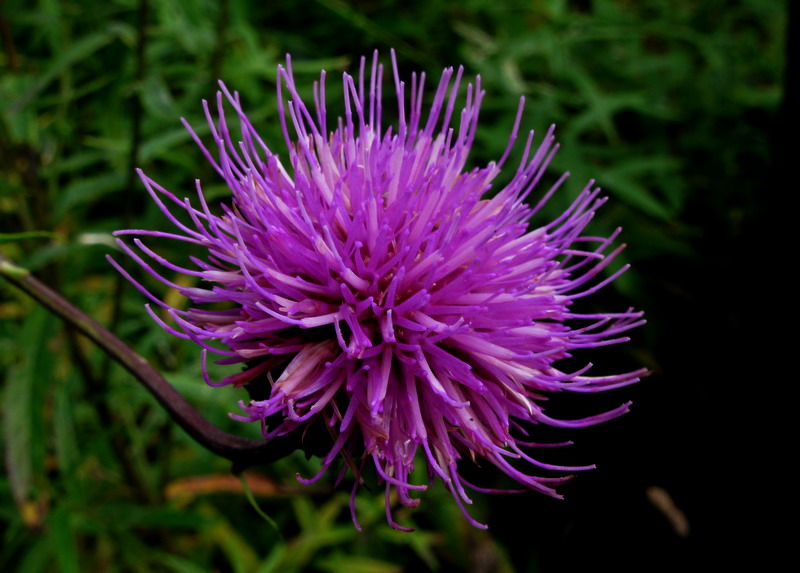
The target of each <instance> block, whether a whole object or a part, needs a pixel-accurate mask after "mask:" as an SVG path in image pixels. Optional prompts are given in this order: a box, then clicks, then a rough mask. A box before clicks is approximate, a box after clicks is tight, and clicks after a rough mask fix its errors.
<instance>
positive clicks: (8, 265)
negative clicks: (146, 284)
mask: <svg viewBox="0 0 800 573" xmlns="http://www.w3.org/2000/svg"><path fill="white" fill-rule="evenodd" d="M0 276H2V277H4V278H5V279H6V280H8V281H9V282H10V283H12V284H14V285H15V286H17V287H18V288H19V289H20V290H22V291H23V292H25V293H26V294H27V295H29V296H30V297H31V298H33V299H34V300H36V301H37V302H38V303H40V304H41V305H42V306H44V307H45V308H47V309H48V310H49V311H50V312H52V313H53V314H55V315H56V316H58V317H59V318H61V319H62V320H63V321H65V322H67V323H68V324H70V325H72V326H73V327H75V328H76V329H77V330H78V331H80V332H81V333H82V334H84V335H85V336H86V337H87V338H89V339H90V340H91V341H92V342H94V343H95V344H97V346H99V347H100V348H101V349H102V350H103V351H104V352H105V353H106V354H108V356H110V357H111V358H112V359H113V360H115V361H116V362H118V363H119V364H121V365H122V366H123V367H124V368H125V369H126V370H127V371H128V372H130V373H131V374H132V375H133V376H134V377H135V378H136V379H137V380H138V381H139V382H141V383H142V385H143V386H144V387H145V388H147V390H148V391H149V392H150V393H151V394H152V395H153V396H155V398H156V400H158V402H159V403H160V404H161V405H162V406H163V407H164V408H165V409H166V410H167V412H169V414H170V416H172V418H173V419H174V420H175V421H176V422H177V423H178V425H179V426H180V427H181V428H183V429H184V431H185V432H186V433H187V434H189V436H191V437H192V438H193V439H194V440H195V441H196V442H197V443H199V444H200V445H202V446H204V447H205V448H207V449H208V450H210V451H211V452H213V453H215V454H217V455H219V456H222V457H224V458H227V459H228V460H230V461H232V462H233V469H234V472H237V473H238V472H240V471H242V470H244V469H245V468H247V467H249V466H252V465H256V464H259V463H264V462H269V461H274V460H276V459H279V458H281V457H283V456H285V455H287V454H288V453H290V452H291V451H293V450H294V449H295V448H296V444H295V443H294V441H292V440H287V439H283V438H281V439H280V440H253V439H250V438H242V437H240V436H234V435H233V434H229V433H227V432H224V431H222V430H220V429H219V428H217V427H216V426H214V425H213V424H211V423H210V422H209V421H208V420H206V419H205V418H203V417H202V416H201V415H200V414H199V413H198V412H197V410H195V409H194V408H193V407H192V406H191V405H190V404H189V403H188V402H187V401H186V400H185V399H184V398H183V396H181V395H180V394H179V393H178V392H177V391H176V390H175V389H174V388H173V387H172V386H170V384H169V382H167V381H166V379H164V377H163V376H162V375H161V374H160V373H159V372H158V370H156V369H155V368H153V366H152V365H151V364H150V363H149V362H147V360H145V359H144V358H143V357H141V356H140V355H139V354H137V353H136V352H135V351H134V350H133V349H131V348H130V347H129V346H128V345H126V344H125V343H124V342H122V341H121V340H120V339H119V338H117V337H116V336H115V335H114V334H112V333H111V332H110V331H109V330H108V329H106V328H105V327H104V326H103V325H101V324H100V323H98V322H97V321H96V320H94V319H93V318H91V317H90V316H88V315H86V314H85V313H84V312H82V311H81V310H80V309H78V308H76V307H75V306H73V305H72V304H70V303H69V302H68V301H67V300H66V299H64V298H63V297H62V296H61V295H60V294H58V293H57V292H55V291H54V290H52V289H51V288H49V287H48V286H46V285H45V284H43V283H42V282H40V281H39V280H37V279H36V278H35V277H34V276H33V275H31V274H30V272H29V271H28V270H27V269H24V268H22V267H19V266H17V265H16V264H15V263H14V262H13V261H12V260H11V259H9V258H8V257H6V256H4V255H2V254H0Z"/></svg>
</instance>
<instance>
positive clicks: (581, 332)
mask: <svg viewBox="0 0 800 573" xmlns="http://www.w3.org/2000/svg"><path fill="white" fill-rule="evenodd" d="M392 65H393V70H392V72H393V73H392V76H393V85H394V91H395V96H396V105H397V116H398V120H397V125H396V126H385V125H384V123H383V121H382V112H383V94H382V89H383V85H384V68H383V67H382V65H381V64H379V62H378V58H377V54H375V56H374V58H373V60H372V62H371V66H370V70H369V71H367V70H366V69H365V68H366V67H367V63H366V61H365V60H362V62H361V69H360V73H359V74H358V76H357V77H353V76H351V75H348V74H344V76H343V83H344V115H343V116H342V117H340V118H338V119H336V120H334V121H332V120H331V118H330V117H329V116H328V112H327V109H326V103H325V73H324V72H323V73H322V74H321V77H320V81H319V82H318V83H316V84H315V86H314V105H313V106H310V105H307V104H306V103H304V102H303V100H302V98H301V97H300V95H299V94H298V90H297V88H296V86H295V82H294V78H293V75H292V68H291V61H290V60H289V58H287V63H286V67H279V69H278V76H279V87H278V101H279V117H280V121H281V122H282V127H283V134H284V137H285V140H286V146H287V148H288V153H287V154H285V155H284V156H280V155H279V154H277V153H275V152H273V151H272V149H270V147H268V146H267V144H266V143H265V142H264V141H262V139H261V138H260V137H259V135H258V134H257V133H256V130H255V128H254V127H253V125H252V124H251V122H250V120H249V119H248V118H247V116H246V115H245V112H244V111H243V109H242V106H241V103H240V99H239V96H238V94H236V93H231V92H230V91H228V89H227V88H226V87H225V86H224V85H223V84H220V87H221V92H220V93H218V94H217V101H216V109H215V110H213V109H212V108H211V106H209V105H208V103H206V102H204V106H205V113H206V117H207V119H208V124H209V126H210V127H211V140H212V142H213V144H212V145H211V146H209V147H206V145H205V144H204V143H203V142H202V141H201V139H200V138H199V137H198V136H197V135H196V134H195V133H194V131H192V130H191V128H189V130H190V131H191V133H192V135H193V137H194V139H195V140H196V142H197V144H198V145H199V146H200V148H201V149H202V150H203V153H204V154H205V156H206V158H207V159H208V161H209V162H210V163H211V165H212V166H213V167H214V169H215V170H216V171H217V173H218V174H219V175H220V176H221V177H222V178H223V179H224V181H225V183H226V184H227V185H228V187H229V188H230V191H231V194H232V197H231V200H230V202H228V203H225V204H222V205H220V206H219V207H215V208H212V207H210V206H209V205H208V203H207V201H206V199H205V197H204V195H203V191H202V189H201V187H200V182H199V181H198V182H197V193H196V195H197V198H196V200H194V201H191V200H189V199H180V198H179V197H177V196H176V195H174V194H172V193H171V192H169V191H168V190H166V189H164V188H163V187H161V186H160V185H159V184H158V183H156V182H155V181H154V180H152V179H150V178H149V177H148V176H146V175H144V174H140V175H141V178H142V181H143V182H144V185H145V187H146V188H147V190H148V191H149V193H150V195H151V196H152V198H153V200H154V201H155V202H156V203H157V204H158V206H159V207H160V208H161V210H162V211H163V212H164V214H165V215H166V217H167V218H168V219H169V220H170V221H171V222H172V223H173V224H174V225H175V226H176V227H177V229H178V231H177V232H176V233H167V232H161V231H145V230H125V231H119V232H118V235H132V236H134V237H135V238H134V239H133V243H134V245H135V247H136V249H134V248H133V247H132V246H129V245H128V244H126V243H125V242H123V241H121V240H120V241H119V242H120V246H121V248H122V249H123V250H124V251H125V252H126V253H127V254H129V255H130V256H131V257H133V258H134V259H135V260H136V261H137V262H138V263H139V264H140V265H141V266H142V267H144V269H146V270H147V272H149V273H150V274H152V275H153V276H155V277H156V278H157V279H159V280H160V281H161V282H163V283H164V284H166V285H168V286H170V287H172V288H175V289H177V290H178V291H180V293H181V294H183V295H184V296H185V297H186V298H188V299H189V301H191V304H190V305H189V306H190V308H188V309H186V310H183V309H179V308H173V307H171V306H169V305H167V304H166V303H164V302H162V301H161V300H159V299H158V298H156V297H155V296H153V295H151V294H150V293H149V292H148V291H147V290H146V289H144V287H142V286H141V285H139V284H138V283H135V281H134V283H135V284H137V286H138V287H139V288H140V289H141V290H142V291H143V292H145V294H146V295H147V296H148V297H149V298H150V299H151V300H152V301H153V302H154V303H155V304H157V305H159V306H161V307H162V308H163V309H165V312H166V313H168V315H169V316H170V317H171V318H172V320H173V321H174V323H173V324H174V325H175V326H172V325H170V324H167V322H165V321H163V320H162V319H161V318H160V317H159V316H158V314H157V313H156V312H154V311H152V310H150V308H149V306H148V311H149V312H150V314H151V315H152V316H153V318H154V319H155V320H156V321H158V322H159V324H161V326H162V327H163V328H164V329H166V330H167V331H168V332H170V333H172V334H174V335H175V336H179V337H182V338H188V339H191V340H193V341H195V342H196V343H197V344H198V345H200V346H201V347H202V349H203V350H202V355H203V364H204V365H205V359H206V354H207V352H212V353H215V354H218V355H221V356H222V357H223V358H222V359H221V360H219V362H220V363H223V364H236V363H240V364H244V365H246V367H245V368H244V369H243V370H241V371H239V372H237V373H235V374H233V375H231V376H229V377H227V378H225V379H223V380H221V381H212V380H210V379H209V377H208V374H207V372H206V368H205V367H204V369H203V371H204V375H205V377H206V381H207V382H208V383H209V384H212V385H215V386H217V385H234V386H242V385H245V384H248V383H256V382H263V381H265V380H268V384H269V385H270V392H269V396H268V397H266V399H263V400H250V401H249V402H241V403H240V408H241V412H240V413H239V414H236V415H232V417H234V418H236V419H238V420H244V421H253V422H260V423H261V425H262V430H263V433H264V435H265V436H269V437H271V436H281V435H285V434H287V433H290V432H295V431H302V430H303V428H304V427H305V426H307V425H308V424H310V423H312V422H313V421H314V420H316V419H318V418H320V417H322V418H323V419H324V420H325V423H326V424H327V425H328V426H329V427H330V428H331V429H332V435H333V436H334V439H333V443H332V445H331V446H330V449H329V451H328V453H327V455H325V456H324V458H323V459H322V470H321V471H320V473H319V474H318V475H317V476H313V477H311V478H309V479H303V478H298V479H300V481H302V482H304V483H309V482H313V481H314V480H316V479H318V478H319V476H320V475H322V474H323V473H325V471H326V470H327V469H328V468H329V466H331V464H333V463H334V461H335V460H337V458H339V457H341V456H342V455H346V456H348V457H349V456H350V455H353V456H358V457H360V459H361V460H362V463H361V464H360V465H359V466H356V467H355V471H356V473H358V474H359V475H358V476H357V479H356V480H355V481H356V485H355V486H354V488H353V496H354V495H355V491H356V488H357V487H358V483H359V478H360V477H361V476H360V474H361V472H362V471H364V470H365V468H366V467H369V466H373V467H374V468H375V470H376V472H377V476H378V479H379V480H380V481H381V482H382V483H383V484H384V485H385V488H386V512H387V519H388V521H389V523H390V524H391V525H392V526H394V527H396V528H399V529H404V528H403V527H402V526H400V525H398V524H397V523H395V521H394V519H393V517H392V512H391V500H390V494H391V493H392V492H393V491H394V492H396V495H397V500H398V501H399V503H400V504H402V505H405V506H409V507H414V506H416V505H418V504H419V497H418V496H419V495H420V494H419V493H418V492H419V491H420V490H424V489H426V487H427V485H428V483H417V482H416V481H414V480H412V477H411V472H412V470H413V468H414V465H415V463H419V462H420V461H421V460H424V463H425V465H426V467H427V471H428V476H429V480H428V481H429V482H432V481H433V480H437V479H438V480H441V481H442V482H443V483H444V484H445V485H446V487H447V488H448V489H449V491H450V492H451V493H452V495H453V497H454V499H455V501H456V502H457V503H458V504H459V505H460V506H461V508H462V510H464V503H470V499H469V497H468V496H467V493H466V490H465V487H468V488H472V489H476V490H479V491H485V490H483V488H480V487H478V486H473V485H471V484H468V483H467V482H466V481H465V480H464V479H463V477H462V476H461V475H460V473H459V467H460V465H461V464H463V463H465V460H464V458H471V459H472V460H477V461H482V463H483V464H484V465H485V464H486V463H490V464H493V465H494V466H496V467H497V468H499V469H500V470H502V471H503V472H505V473H506V474H507V475H508V476H510V477H512V478H513V479H514V480H516V481H517V482H519V483H520V484H522V485H523V486H525V487H526V488H529V489H532V490H536V491H539V492H542V493H545V494H547V495H551V496H556V497H558V494H557V493H556V491H555V490H554V487H555V486H556V485H558V484H559V483H561V482H563V481H564V480H565V479H567V478H566V477H540V476H537V475H536V473H537V471H538V470H537V471H529V469H528V468H531V467H533V468H534V470H535V469H536V468H543V469H544V470H556V471H560V472H562V473H563V472H570V471H573V470H579V469H586V468H584V467H561V466H553V465H550V464H547V463H545V462H542V461H540V460H538V459H537V458H535V457H533V455H532V454H531V450H530V447H531V446H535V445H536V444H532V443H530V438H529V437H527V434H526V430H527V429H530V428H531V423H533V424H538V423H542V424H548V425H552V426H560V427H567V428H574V427H582V426H588V425H592V424H595V423H598V422H602V421H605V420H609V419H611V418H614V417H615V416H618V415H620V414H622V413H624V412H625V411H626V410H627V408H628V404H623V405H621V406H620V407H618V408H616V409H614V410H611V411H609V412H606V413H603V414H599V415H596V416H593V417H590V418H584V419H579V420H559V419H554V418H552V417H550V416H548V415H547V414H546V413H545V410H544V408H543V406H542V401H543V400H544V397H545V395H546V394H547V393H549V392H561V391H564V390H570V391H573V392H595V391H599V390H607V389H611V388H618V387H620V386H625V385H627V384H631V383H633V382H635V381H636V380H637V379H638V378H639V377H640V376H641V375H642V374H644V373H645V372H644V371H643V370H637V371H634V372H628V373H624V374H619V375H613V376H592V375H590V373H589V370H590V366H586V367H585V368H582V369H580V370H578V371H575V372H565V371H562V370H560V369H559V367H558V361H559V360H560V359H562V358H565V357H569V356H571V355H572V353H573V351H574V350H576V349H580V348H591V347H598V346H604V345H608V344H613V343H617V342H622V341H625V340H626V338H625V336H624V333H625V332H626V331H628V330H629V329H631V328H634V327H636V326H638V325H640V324H641V323H642V322H643V321H642V320H641V314H640V313H638V312H633V311H630V310H628V311H625V312H619V313H602V314H578V313H575V312H573V311H572V310H571V307H572V304H573V302H574V301H575V300H577V299H579V298H581V297H585V296H587V295H590V294H592V293H593V292H595V291H597V290H598V289H600V288H602V287H603V286H605V285H606V284H608V283H609V282H611V281H612V280H613V279H614V278H615V277H616V276H618V275H619V274H620V273H621V272H623V271H624V270H625V267H623V268H621V269H619V270H617V271H616V272H614V273H612V274H610V275H608V274H605V275H604V273H602V272H601V271H603V270H604V269H605V268H606V267H607V266H608V265H609V263H610V262H611V261H612V260H613V259H614V256H615V255H616V254H617V253H618V252H619V251H620V248H616V249H615V248H613V247H612V243H613V241H614V239H615V236H616V233H614V235H613V236H611V237H608V238H598V237H591V236H585V235H584V229H585V228H586V225H587V224H588V222H589V220H590V219H591V218H592V216H593V214H594V212H595V210H596V209H597V208H598V207H599V206H600V205H601V204H602V203H603V202H604V199H603V198H601V197H600V196H599V189H598V188H596V187H594V185H593V183H591V182H590V183H589V184H588V185H587V186H586V188H585V189H584V190H583V192H582V193H580V194H579V195H578V197H577V198H576V199H575V201H574V202H573V203H572V205H571V206H570V207H569V208H568V209H567V210H566V211H565V212H564V213H563V214H562V215H561V216H559V217H558V218H557V219H556V220H554V221H550V222H545V223H541V222H539V221H537V220H536V219H535V218H534V215H536V214H537V212H538V211H539V209H540V207H541V206H542V205H543V204H544V202H545V201H546V200H547V199H548V198H549V197H550V195H551V194H552V193H553V192H554V191H555V190H556V189H557V188H558V186H559V184H560V183H561V181H562V180H563V177H562V179H561V180H559V181H558V183H556V185H554V186H553V187H552V188H551V189H550V190H549V191H547V192H546V193H544V194H543V196H540V197H533V196H532V195H531V194H532V192H533V191H534V190H535V188H536V186H537V183H538V182H539V180H540V179H541V177H542V174H543V173H544V171H545V169H546V167H547V165H548V163H549V162H550V160H551V158H552V157H553V154H554V153H555V151H556V149H557V146H556V145H555V143H554V136H553V129H552V128H551V129H550V131H548V132H547V134H546V135H545V136H544V137H543V138H541V140H540V141H539V142H538V143H536V144H534V141H535V139H534V134H533V132H531V133H530V134H529V135H528V137H527V140H526V142H525V147H524V153H523V158H522V161H521V162H520V164H519V165H518V166H517V167H516V171H514V173H513V176H511V177H510V182H509V183H508V184H507V185H505V186H504V187H503V188H502V189H494V188H493V186H492V185H493V181H494V180H495V178H496V177H497V175H498V174H499V173H500V170H501V168H502V167H503V165H504V163H505V161H506V158H507V157H508V155H509V153H510V151H511V148H512V145H513V144H514V141H515V139H516V136H517V132H518V127H519V123H520V118H521V112H522V102H521V103H520V111H519V113H518V115H517V120H516V122H515V125H514V126H513V130H512V134H511V137H510V142H509V144H508V148H507V150H506V152H505V153H504V154H503V156H502V157H501V158H500V160H499V161H498V162H496V163H494V162H493V163H489V164H488V165H486V166H484V167H474V168H467V161H468V156H469V152H470V148H471V146H472V144H473V140H474V137H475V132H476V129H477V127H478V112H479V109H480V105H481V101H482V99H483V96H484V93H483V92H482V91H481V85H480V78H476V79H475V81H474V83H471V84H469V85H467V86H466V90H465V95H464V96H463V99H464V103H463V104H462V105H463V107H462V108H461V110H460V112H458V113H456V110H457V105H456V104H457V102H458V101H459V99H460V98H459V91H460V88H461V84H462V69H458V70H457V71H454V70H453V69H447V70H445V71H444V72H443V74H442V76H441V78H440V79H439V81H438V85H437V87H436V91H435V96H434V98H433V103H432V104H431V106H430V108H429V109H427V110H426V109H424V107H423V94H424V93H425V92H424V84H425V75H424V74H421V75H419V76H417V75H412V76H411V82H410V85H407V84H406V83H404V82H403V81H402V80H401V78H400V77H399V74H398V70H397V65H396V62H395V60H394V56H393V57H392ZM225 107H228V108H229V109H231V110H233V113H234V115H235V118H236V123H237V124H238V126H237V131H236V133H237V134H238V135H233V134H232V133H231V130H230V129H229V125H228V123H227V119H226V114H225V109H224V108H225ZM184 123H186V122H184ZM187 127H188V125H187ZM176 210H177V211H184V212H185V213H186V214H188V219H186V217H184V218H183V220H181V219H180V218H179V217H177V216H176V215H175V214H174V213H173V211H176ZM186 221H188V222H186ZM146 237H166V238H169V239H174V240H178V241H183V242H185V243H190V244H192V245H195V246H197V247H200V248H201V249H202V250H203V252H204V254H203V256H201V257H199V258H192V259H191V265H190V268H184V267H182V266H178V265H176V264H175V263H172V262H170V261H168V260H166V259H164V258H163V257H161V256H160V255H159V254H157V253H156V252H155V251H153V250H152V249H151V248H150V247H149V246H147V245H146V244H145V242H144V241H143V240H142V239H143V238H146ZM140 253H141V254H140ZM142 254H143V255H144V257H143V256H142ZM145 257H147V258H150V259H152V260H153V261H155V262H156V263H158V264H159V265H160V266H161V267H164V268H165V269H166V270H167V272H166V273H164V274H172V273H174V272H177V273H180V274H182V275H187V276H189V277H195V278H196V279H197V284H198V286H192V287H186V286H182V285H180V284H176V283H175V282H173V281H171V280H170V279H169V278H167V276H164V274H162V273H163V271H162V272H159V271H157V270H156V269H155V268H154V267H153V266H152V265H151V264H150V263H149V262H148V261H147V259H146V258H145ZM123 272H124V271H123ZM129 278H130V276H129ZM131 280H133V279H131ZM218 303H224V305H222V306H221V305H219V304H218ZM268 420H269V423H268ZM276 420H277V422H276ZM534 438H535V436H534ZM523 440H524V441H523ZM589 467H591V466H589ZM547 473H551V472H547ZM490 491H491V490H490ZM352 507H353V504H352V502H351V508H352ZM464 514H465V515H466V516H467V519H469V520H470V521H471V522H472V523H473V524H474V525H477V526H479V527H483V526H482V525H481V524H479V523H477V522H476V521H474V520H473V519H472V518H471V517H470V516H469V514H468V513H467V512H466V511H464ZM353 519H354V521H355V512H354V514H353ZM356 525H357V521H356Z"/></svg>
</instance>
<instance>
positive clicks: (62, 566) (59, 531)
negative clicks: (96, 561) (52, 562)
mask: <svg viewBox="0 0 800 573" xmlns="http://www.w3.org/2000/svg"><path fill="white" fill-rule="evenodd" d="M72 515H73V514H72V512H71V511H70V510H69V509H66V508H64V507H60V508H58V509H56V510H55V511H53V512H52V513H51V514H50V517H49V519H48V520H47V522H48V525H49V526H50V538H51V539H52V541H53V548H54V549H55V558H56V563H58V571H59V573H80V571H81V568H80V564H79V562H78V547H77V544H76V541H75V531H74V526H73V521H72Z"/></svg>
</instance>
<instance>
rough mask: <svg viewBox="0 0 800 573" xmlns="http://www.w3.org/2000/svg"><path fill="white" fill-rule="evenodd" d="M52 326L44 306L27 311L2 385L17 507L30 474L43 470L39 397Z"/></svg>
mask: <svg viewBox="0 0 800 573" xmlns="http://www.w3.org/2000/svg"><path fill="white" fill-rule="evenodd" d="M55 329H56V326H55V318H54V317H53V316H52V315H51V314H50V313H48V312H47V311H46V310H45V309H44V308H41V307H36V308H34V309H33V311H31V313H30V315H28V317H27V319H26V320H25V323H24V325H23V327H22V331H21V332H20V337H19V351H20V361H19V363H18V364H17V366H15V367H12V368H10V369H9V371H8V374H7V376H6V382H5V385H4V393H3V419H2V424H3V439H4V441H5V462H6V468H7V471H8V478H9V482H10V484H11V492H12V496H13V498H14V501H16V503H17V505H18V506H19V507H20V508H23V507H24V506H25V503H26V502H27V501H29V499H30V497H31V490H32V486H33V480H34V475H36V474H39V475H40V474H41V473H42V471H43V465H44V436H43V430H42V426H43V423H42V403H43V400H42V398H41V397H42V395H43V394H44V388H43V386H44V384H46V383H47V381H48V380H49V378H50V376H48V371H49V370H50V369H51V367H52V363H53V360H52V356H51V355H50V354H49V352H48V350H47V342H48V340H49V339H50V337H51V336H52V334H53V332H54V331H55Z"/></svg>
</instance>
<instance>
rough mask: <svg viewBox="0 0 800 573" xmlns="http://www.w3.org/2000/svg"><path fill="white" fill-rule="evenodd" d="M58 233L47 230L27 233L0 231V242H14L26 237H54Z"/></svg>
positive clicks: (56, 236)
mask: <svg viewBox="0 0 800 573" xmlns="http://www.w3.org/2000/svg"><path fill="white" fill-rule="evenodd" d="M56 238H58V235H57V234H55V233H51V232H48V231H30V232H28V233H0V244H2V243H16V242H17V241H24V240H26V239H56Z"/></svg>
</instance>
